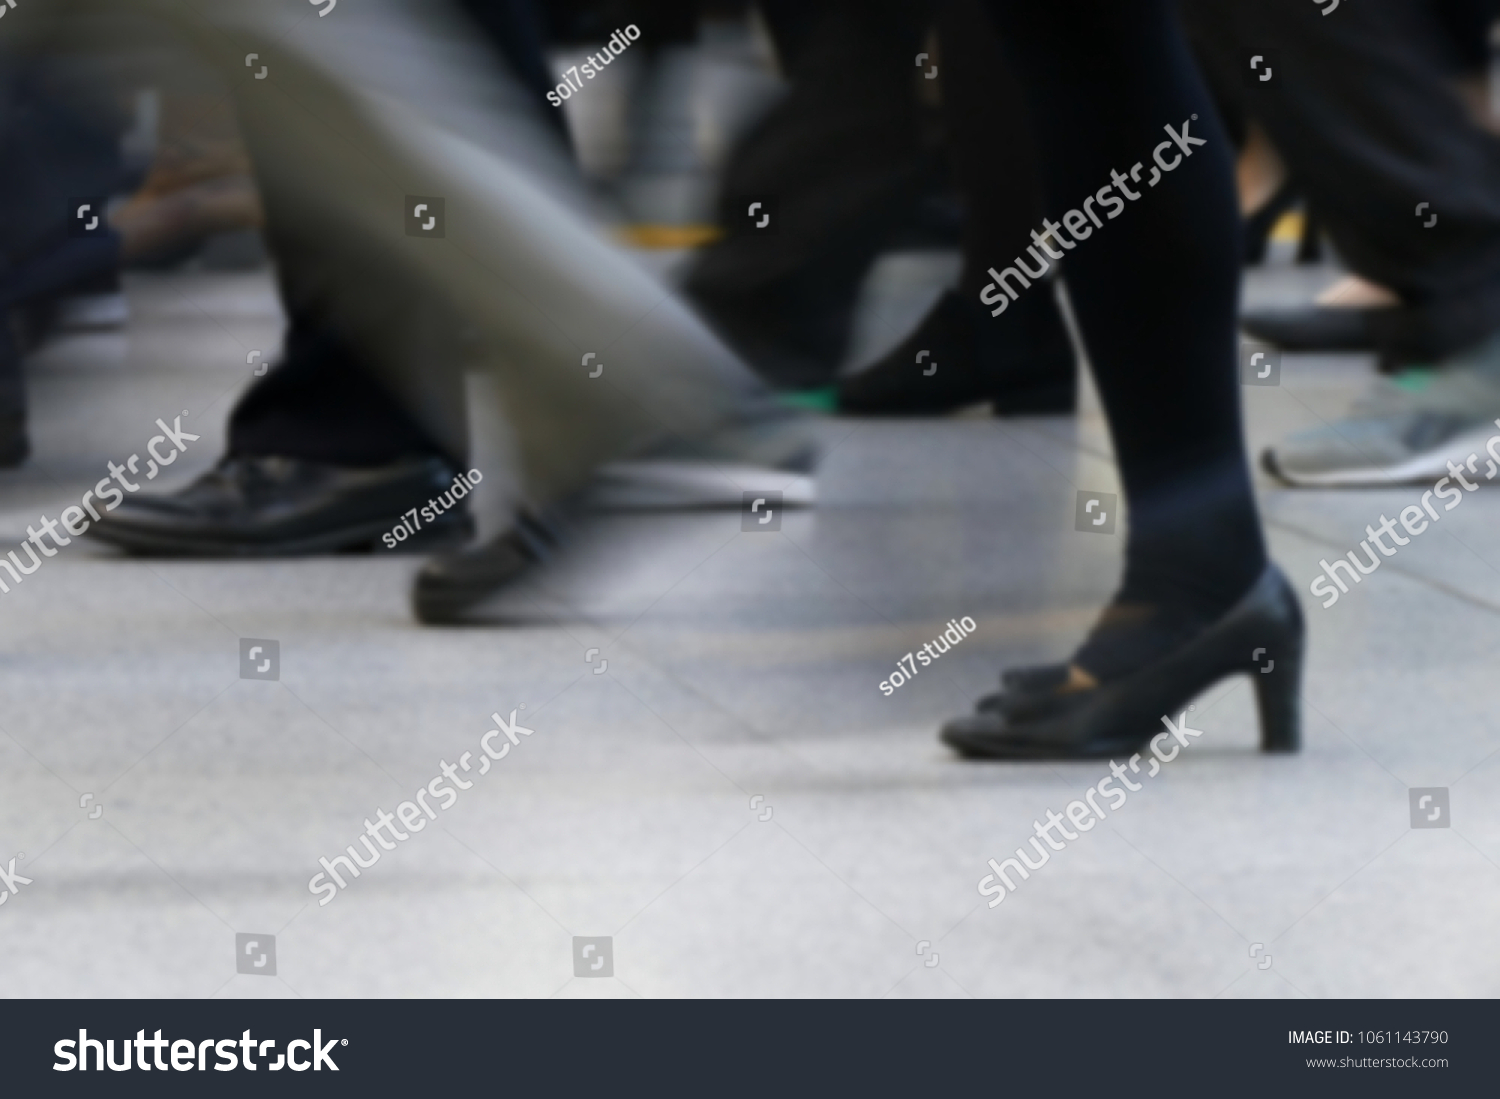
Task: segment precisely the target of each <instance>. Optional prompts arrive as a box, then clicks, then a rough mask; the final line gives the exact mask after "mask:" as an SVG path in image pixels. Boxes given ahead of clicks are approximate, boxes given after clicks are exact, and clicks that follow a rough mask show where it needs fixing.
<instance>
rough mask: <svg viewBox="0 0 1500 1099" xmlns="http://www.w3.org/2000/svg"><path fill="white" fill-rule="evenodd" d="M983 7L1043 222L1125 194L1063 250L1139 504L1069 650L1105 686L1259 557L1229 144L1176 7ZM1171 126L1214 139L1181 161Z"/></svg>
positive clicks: (1108, 1) (1191, 622)
mask: <svg viewBox="0 0 1500 1099" xmlns="http://www.w3.org/2000/svg"><path fill="white" fill-rule="evenodd" d="M990 6H991V9H992V11H993V13H994V15H995V17H996V19H997V23H998V26H999V28H1000V31H1001V36H1002V39H1003V41H1004V43H1005V46H1006V48H1007V49H1008V51H1009V52H1010V55H1011V57H1012V60H1013V63H1014V66H1015V68H1016V71H1017V73H1018V74H1019V76H1020V79H1021V82H1022V85H1023V87H1024V90H1025V95H1026V99H1027V101H1028V107H1029V110H1030V113H1031V119H1032V129H1033V132H1034V134H1035V136H1036V140H1037V144H1038V152H1039V154H1040V159H1041V167H1042V175H1043V180H1044V187H1045V206H1046V209H1047V211H1048V217H1049V218H1050V219H1051V220H1052V221H1054V222H1056V221H1061V220H1062V217H1063V215H1064V213H1066V212H1067V211H1069V210H1072V209H1082V208H1083V206H1084V204H1085V200H1087V199H1089V198H1090V196H1097V195H1098V193H1099V192H1100V190H1101V189H1102V188H1105V187H1106V186H1108V187H1110V188H1111V191H1110V194H1109V195H1108V196H1106V197H1108V198H1110V199H1114V198H1115V196H1123V197H1122V198H1121V199H1120V201H1123V202H1124V208H1123V209H1122V210H1118V211H1116V212H1115V216H1114V217H1113V218H1108V219H1105V220H1103V223H1102V225H1100V226H1099V227H1094V226H1093V225H1092V224H1091V223H1090V224H1088V225H1087V226H1085V228H1087V229H1088V231H1089V237H1088V239H1079V240H1073V241H1072V247H1071V248H1067V246H1066V245H1064V246H1063V247H1065V248H1067V250H1066V252H1065V256H1066V258H1065V260H1064V261H1063V272H1064V277H1065V278H1066V279H1067V283H1068V291H1069V294H1070V295H1071V298H1072V301H1073V305H1074V308H1075V310H1076V313H1077V316H1078V322H1079V325H1080V328H1081V329H1082V332H1083V337H1084V342H1085V344H1086V346H1087V349H1088V355H1089V360H1090V363H1091V366H1092V369H1093V372H1094V378H1095V381H1096V382H1097V385H1098V389H1099V393H1100V396H1101V398H1102V400H1103V402H1104V409H1105V413H1106V415H1107V416H1108V418H1109V426H1110V433H1111V436H1112V438H1113V440H1114V448H1115V454H1116V458H1117V460H1118V462H1119V467H1120V473H1121V477H1122V480H1123V482H1124V487H1125V495H1126V499H1127V501H1128V502H1129V507H1130V536H1129V541H1128V543H1127V547H1126V564H1125V577H1124V582H1123V584H1122V586H1121V589H1120V591H1119V593H1118V594H1117V596H1116V598H1115V602H1114V604H1113V606H1112V607H1111V609H1110V611H1108V612H1106V614H1105V616H1104V618H1103V619H1102V620H1101V622H1100V624H1099V626H1098V627H1096V629H1095V631H1094V633H1093V635H1092V636H1091V637H1090V638H1089V639H1088V641H1086V642H1085V644H1084V645H1083V647H1082V648H1081V649H1080V650H1079V651H1078V653H1077V654H1076V656H1075V658H1074V665H1075V669H1077V670H1078V671H1081V672H1082V673H1086V674H1084V675H1082V676H1080V675H1078V674H1077V672H1075V676H1074V679H1075V683H1076V684H1078V685H1086V684H1088V683H1089V682H1090V681H1091V680H1098V681H1103V682H1107V681H1109V680H1112V679H1116V678H1118V677H1120V676H1123V675H1125V674H1128V673H1129V672H1132V671H1134V670H1137V669H1139V668H1141V667H1143V666H1145V665H1146V664H1149V663H1150V662H1151V661H1152V660H1154V659H1156V658H1158V657H1160V656H1162V655H1164V654H1165V653H1166V652H1168V651H1170V650H1171V649H1173V648H1176V647H1177V646H1178V645H1180V644H1181V643H1182V642H1184V641H1185V640H1187V639H1189V638H1190V637H1191V636H1192V635H1193V634H1194V633H1195V632H1197V631H1199V630H1201V629H1202V628H1204V627H1205V626H1206V625H1207V624H1208V623H1210V622H1212V621H1213V620H1214V619H1216V618H1218V617H1219V616H1220V615H1222V614H1223V613H1224V611H1226V610H1227V609H1228V608H1229V607H1230V606H1231V605H1233V604H1234V603H1235V601H1237V600H1238V599H1239V598H1240V597H1241V596H1242V595H1244V594H1245V592H1246V591H1247V590H1248V589H1249V588H1250V587H1251V585H1252V584H1253V583H1254V582H1255V580H1256V579H1257V577H1259V576H1260V574H1261V573H1262V571H1263V570H1264V569H1265V566H1266V551H1265V545H1264V542H1263V540H1262V536H1261V531H1260V524H1259V520H1258V518H1257V515H1256V509H1255V501H1254V497H1253V495H1252V492H1251V486H1250V477H1249V471H1248V468H1247V464H1246V457H1245V447H1244V440H1243V437H1242V434H1241V427H1240V401H1239V383H1238V379H1237V377H1236V350H1235V309H1236V303H1237V297H1238V279H1239V258H1240V235H1239V234H1240V231H1239V220H1238V210H1237V207H1236V202H1235V191H1234V178H1233V172H1232V161H1231V157H1232V150H1231V146H1230V142H1229V139H1228V138H1227V136H1226V135H1225V134H1224V132H1223V129H1222V128H1221V126H1220V125H1219V122H1218V120H1217V118H1216V116H1215V113H1214V110H1213V106H1212V101H1211V100H1210V98H1209V95H1208V93H1207V91H1206V89H1205V88H1204V86H1203V83H1202V81H1201V80H1200V78H1199V76H1198V73H1197V71H1196V69H1195V67H1194V64H1193V61H1192V59H1191V57H1190V55H1189V53H1188V48H1187V45H1186V43H1185V41H1184V39H1183V36H1182V34H1181V33H1180V31H1179V29H1178V27H1177V25H1176V23H1175V18H1174V15H1173V12H1172V6H1171V4H1170V3H1169V2H1168V0H1075V2H1073V3H1068V4H1046V3H1041V2H1032V0H991V3H990ZM1168 127H1170V128H1171V130H1172V131H1175V132H1177V133H1178V134H1179V135H1183V131H1184V129H1185V128H1186V130H1187V134H1186V136H1189V137H1191V138H1192V139H1194V140H1199V141H1203V142H1206V144H1200V145H1189V146H1188V147H1189V148H1191V155H1189V154H1188V152H1187V150H1186V149H1184V148H1183V147H1182V146H1181V143H1179V142H1178V141H1176V140H1174V139H1173V138H1171V137H1170V136H1169V133H1168ZM1163 142H1166V145H1167V147H1166V148H1165V149H1164V150H1162V158H1163V159H1164V160H1165V161H1166V162H1168V163H1170V162H1171V161H1172V158H1173V157H1174V156H1177V155H1179V154H1181V155H1182V161H1181V163H1180V164H1178V165H1177V167H1176V168H1175V170H1173V171H1171V172H1170V173H1166V174H1163V175H1162V176H1161V178H1160V182H1159V183H1158V185H1157V186H1155V187H1152V186H1149V185H1148V184H1149V180H1150V175H1151V172H1152V171H1153V168H1154V164H1153V152H1154V151H1155V150H1156V149H1157V147H1158V146H1159V145H1161V144H1162V143H1163ZM1137 164H1140V165H1141V166H1142V170H1141V171H1140V173H1139V180H1136V179H1132V178H1131V173H1132V169H1133V168H1134V167H1135V165H1137ZM1117 179H1123V180H1124V183H1123V184H1120V183H1117V182H1116V180H1117ZM1131 195H1136V196H1138V197H1136V198H1134V199H1132V198H1130V196H1131ZM1105 209H1106V207H1105V206H1104V205H1102V204H1101V202H1096V204H1095V206H1094V212H1095V213H1099V212H1101V211H1104V210H1105ZM1081 232H1082V229H1080V233H1081ZM993 260H994V265H995V267H996V268H1004V267H1006V266H1007V265H1009V264H1010V263H1011V262H1012V258H1011V256H1010V255H1004V256H995V257H993ZM1045 292H1046V289H1045V287H1040V286H1033V287H1031V289H1030V290H1029V291H1022V293H1031V294H1037V293H1045Z"/></svg>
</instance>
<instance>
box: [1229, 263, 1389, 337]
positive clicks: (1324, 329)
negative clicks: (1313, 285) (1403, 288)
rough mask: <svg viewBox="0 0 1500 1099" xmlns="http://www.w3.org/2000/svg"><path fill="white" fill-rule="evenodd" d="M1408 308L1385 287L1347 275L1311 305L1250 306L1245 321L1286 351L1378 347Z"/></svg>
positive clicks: (1243, 324)
mask: <svg viewBox="0 0 1500 1099" xmlns="http://www.w3.org/2000/svg"><path fill="white" fill-rule="evenodd" d="M1406 312H1407V311H1406V310H1405V309H1403V308H1402V306H1401V299H1399V298H1398V297H1397V296H1396V295H1395V294H1394V293H1392V292H1391V291H1390V290H1389V289H1387V288H1386V287H1384V286H1381V285H1379V284H1378V283H1373V282H1370V281H1369V280H1367V279H1362V278H1360V277H1359V276H1358V275H1348V276H1345V277H1344V278H1342V279H1339V280H1338V281H1337V282H1335V283H1334V284H1333V285H1332V286H1330V287H1328V288H1327V289H1326V290H1324V291H1323V292H1322V293H1321V294H1319V295H1318V296H1317V297H1316V298H1315V299H1313V303H1312V304H1311V305H1297V306H1290V307H1285V306H1281V307H1275V308H1264V309H1250V310H1246V312H1245V313H1244V315H1242V316H1241V317H1240V327H1241V328H1243V329H1244V330H1245V332H1246V333H1248V334H1249V335H1251V336H1253V337H1254V338H1255V339H1257V340H1264V341H1265V342H1267V343H1273V344H1275V345H1276V346H1277V347H1281V348H1284V349H1285V350H1287V351H1373V350H1376V349H1377V348H1379V347H1380V346H1381V343H1382V339H1383V336H1384V333H1386V332H1387V331H1388V330H1390V329H1392V328H1394V327H1395V326H1397V325H1399V324H1400V323H1401V321H1402V320H1403V318H1404V316H1405V314H1406Z"/></svg>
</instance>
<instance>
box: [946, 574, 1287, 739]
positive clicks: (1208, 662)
mask: <svg viewBox="0 0 1500 1099" xmlns="http://www.w3.org/2000/svg"><path fill="white" fill-rule="evenodd" d="M1304 635H1305V628H1304V625H1303V621H1302V607H1301V604H1300V603H1299V602H1298V600H1297V596H1296V593H1295V592H1294V591H1293V590H1292V588H1291V585H1290V584H1288V583H1287V580H1286V577H1285V576H1283V575H1282V573H1281V570H1280V569H1278V568H1277V567H1276V566H1275V565H1267V566H1266V570H1265V572H1263V573H1262V574H1261V577H1260V579H1259V580H1257V581H1256V582H1255V584H1254V585H1253V586H1252V587H1251V589H1250V590H1249V591H1248V592H1247V593H1246V594H1245V595H1244V596H1243V597H1242V598H1241V599H1240V601H1239V602H1238V603H1236V604H1235V605H1234V606H1233V607H1232V608H1230V610H1229V611H1228V612H1226V613H1225V614H1224V616H1223V617H1222V618H1220V619H1219V620H1218V621H1217V622H1215V623H1214V624H1213V625H1212V626H1210V627H1209V628H1208V629H1207V630H1205V631H1204V632H1203V633H1202V634H1200V635H1199V636H1198V637H1196V638H1194V639H1193V640H1192V641H1191V642H1189V643H1187V644H1185V645H1183V646H1181V647H1180V648H1179V649H1177V650H1176V651H1175V652H1173V653H1172V654H1171V655H1169V656H1167V657H1166V658H1165V659H1162V660H1159V661H1157V662H1156V663H1154V664H1151V665H1149V666H1147V667H1145V668H1142V669H1141V670H1139V671H1137V672H1134V673H1132V674H1130V675H1126V676H1124V677H1122V678H1120V679H1117V680H1112V681H1110V682H1107V683H1104V684H1101V685H1100V686H1098V687H1095V688H1092V689H1090V690H1082V691H1066V692H1065V691H1061V690H1059V689H1057V686H1053V687H1051V688H1050V689H1037V690H1005V691H1001V692H1000V693H999V694H998V695H991V696H989V697H988V698H987V699H986V700H985V701H986V702H987V703H988V704H989V708H987V709H984V710H981V711H979V712H977V713H975V714H972V715H970V716H968V717H961V718H956V719H955V720H953V721H950V722H948V723H947V724H946V725H944V726H943V730H942V734H941V738H942V740H943V742H944V743H945V744H947V745H949V746H950V747H952V748H955V749H956V750H957V751H958V752H959V753H960V754H962V755H964V756H968V757H971V758H986V759H1092V758H1098V757H1108V756H1115V755H1120V754H1129V753H1131V752H1136V751H1140V750H1141V749H1142V748H1144V747H1145V746H1146V745H1147V744H1149V743H1150V741H1151V738H1152V737H1153V736H1155V735H1156V734H1157V733H1160V732H1162V731H1163V729H1164V727H1163V724H1162V718H1163V716H1166V717H1169V718H1175V716H1176V715H1177V714H1179V713H1180V712H1181V710H1182V708H1183V707H1185V706H1186V705H1187V703H1188V701H1189V700H1190V699H1192V698H1193V696H1194V695H1197V694H1198V693H1199V692H1201V691H1203V690H1204V689H1206V688H1208V687H1210V686H1212V685H1213V684H1214V683H1216V682H1218V681H1219V680H1220V679H1223V678H1225V677H1226V676H1231V675H1235V674H1238V673H1249V674H1250V679H1251V682H1252V684H1253V685H1254V687H1255V697H1256V702H1257V703H1258V705H1259V709H1260V729H1261V748H1262V750H1264V751H1268V752H1294V751H1296V750H1297V749H1298V747H1299V746H1300V743H1301V725H1300V713H1299V709H1298V703H1299V695H1300V691H1301V683H1302V653H1303V645H1304ZM1262 657H1264V658H1265V660H1266V663H1264V664H1262V663H1260V660H1261V658H1262ZM1054 667H1056V666H1054ZM1044 671H1045V670H1044V669H1026V670H1025V672H1026V673H1028V675H1027V676H1023V677H1022V681H1020V682H1019V683H1018V686H1030V687H1038V688H1040V687H1041V685H1042V684H1043V682H1044V680H1045V678H1046V676H1045V675H1044V674H1043V673H1044ZM1054 682H1055V680H1054Z"/></svg>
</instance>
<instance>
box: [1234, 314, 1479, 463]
mask: <svg viewBox="0 0 1500 1099" xmlns="http://www.w3.org/2000/svg"><path fill="white" fill-rule="evenodd" d="M1497 417H1500V336H1494V337H1491V338H1490V339H1489V340H1487V341H1486V342H1485V343H1483V344H1481V345H1480V346H1479V347H1477V348H1474V349H1472V350H1470V351H1469V352H1466V353H1464V354H1462V355H1457V356H1454V357H1453V358H1452V359H1449V360H1448V361H1447V362H1445V363H1444V364H1442V369H1421V370H1408V371H1405V372H1403V373H1401V374H1398V375H1396V376H1394V377H1393V378H1391V379H1390V380H1382V381H1381V382H1380V383H1378V385H1377V388H1376V389H1375V391H1374V393H1373V394H1372V395H1371V396H1369V397H1367V398H1365V399H1363V400H1361V401H1359V402H1357V403H1356V404H1355V406H1354V409H1353V411H1352V414H1351V415H1350V416H1348V417H1347V418H1345V419H1343V420H1338V421H1335V422H1334V423H1332V424H1325V425H1322V426H1320V427H1315V428H1310V429H1308V430H1305V431H1299V432H1297V433H1296V434H1294V435H1291V436H1288V437H1287V438H1286V439H1284V440H1282V441H1281V442H1280V443H1277V444H1276V445H1275V446H1272V447H1268V448H1267V449H1266V450H1265V452H1264V453H1263V454H1262V456H1261V464H1262V465H1263V466H1264V467H1265V469H1266V471H1267V472H1268V473H1270V474H1272V475H1273V476H1275V477H1277V478H1279V479H1280V480H1282V481H1284V482H1286V483H1287V484H1289V485H1296V486H1302V487H1324V488H1352V487H1372V486H1385V485H1392V484H1404V483H1408V482H1431V481H1435V480H1437V479H1438V478H1441V477H1444V476H1447V475H1448V473H1449V472H1450V471H1449V468H1448V467H1449V464H1450V463H1457V464H1463V463H1464V462H1466V461H1467V460H1468V459H1469V458H1470V457H1471V456H1472V455H1482V454H1483V453H1484V450H1485V446H1486V443H1487V442H1488V440H1489V439H1490V438H1491V437H1492V436H1493V435H1494V434H1495V423H1494V421H1495V420H1496V418H1497Z"/></svg>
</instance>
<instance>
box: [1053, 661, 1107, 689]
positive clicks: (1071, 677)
mask: <svg viewBox="0 0 1500 1099" xmlns="http://www.w3.org/2000/svg"><path fill="white" fill-rule="evenodd" d="M1097 686H1099V681H1098V680H1097V679H1095V678H1094V677H1093V676H1091V675H1089V673H1088V672H1086V671H1084V670H1083V669H1082V668H1080V667H1079V666H1078V665H1077V664H1069V665H1068V681H1067V682H1066V683H1064V684H1063V685H1062V689H1061V690H1060V692H1059V693H1060V694H1072V693H1073V692H1074V691H1092V690H1093V689H1094V688H1095V687H1097Z"/></svg>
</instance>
